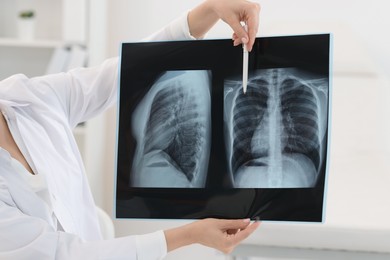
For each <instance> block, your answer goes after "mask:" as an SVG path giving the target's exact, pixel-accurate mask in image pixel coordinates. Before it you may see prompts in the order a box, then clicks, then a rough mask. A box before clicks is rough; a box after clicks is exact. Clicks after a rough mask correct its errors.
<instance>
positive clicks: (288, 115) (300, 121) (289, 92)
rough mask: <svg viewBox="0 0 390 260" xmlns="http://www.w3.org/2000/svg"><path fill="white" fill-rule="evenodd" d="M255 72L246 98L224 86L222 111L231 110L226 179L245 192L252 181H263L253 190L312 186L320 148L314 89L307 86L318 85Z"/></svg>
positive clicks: (279, 72) (277, 73) (275, 72)
mask: <svg viewBox="0 0 390 260" xmlns="http://www.w3.org/2000/svg"><path fill="white" fill-rule="evenodd" d="M260 72H261V73H259V74H258V75H255V76H253V77H252V78H250V80H249V82H248V88H247V93H246V94H244V93H243V92H242V87H241V85H238V86H237V85H232V83H231V82H232V81H229V82H225V84H226V85H225V87H226V91H227V92H226V93H227V94H226V95H227V96H226V97H225V102H227V103H225V105H226V107H225V109H227V110H228V111H229V108H228V107H229V104H231V105H232V109H231V112H230V113H231V114H230V118H231V119H228V121H227V125H231V127H229V128H230V136H228V139H229V138H232V140H233V141H232V143H231V146H230V148H231V150H230V151H231V152H230V170H231V174H232V177H233V179H234V181H237V182H238V184H237V185H244V186H245V187H250V186H251V184H250V183H248V180H249V179H252V178H254V179H256V180H260V179H261V180H262V181H265V182H266V183H258V184H253V185H254V186H256V187H257V186H261V187H281V186H283V187H302V186H301V185H303V186H305V187H307V186H306V185H314V182H315V179H316V176H317V175H318V170H319V167H320V164H321V147H320V146H321V144H320V136H319V135H320V131H319V129H320V125H319V124H320V110H319V103H320V101H319V99H318V96H317V95H316V94H315V92H314V89H317V90H316V91H318V85H317V86H316V85H314V84H312V83H313V82H317V83H318V82H322V81H315V80H312V81H310V80H307V81H305V80H303V79H300V78H299V77H297V76H295V75H292V74H291V73H289V70H285V69H268V70H261V71H260ZM294 72H295V71H294ZM298 74H299V73H298ZM321 84H322V83H321ZM228 89H232V90H233V89H234V91H230V90H228ZM229 93H233V94H232V95H233V98H231V97H229V96H228V95H229ZM230 120H231V121H230ZM228 139H227V140H228ZM228 153H229V152H228ZM255 169H258V170H257V171H256V170H255ZM296 174H298V176H296V177H293V176H295V175H296ZM256 175H257V177H255V176H256ZM249 176H252V177H249ZM236 178H238V179H236ZM254 179H253V180H254ZM236 187H237V186H236Z"/></svg>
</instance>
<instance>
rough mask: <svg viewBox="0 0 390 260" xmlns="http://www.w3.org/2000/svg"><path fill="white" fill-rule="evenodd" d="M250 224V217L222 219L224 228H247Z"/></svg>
mask: <svg viewBox="0 0 390 260" xmlns="http://www.w3.org/2000/svg"><path fill="white" fill-rule="evenodd" d="M249 224H250V219H249V218H247V219H229V220H221V228H222V229H224V230H229V229H245V228H246V227H247V226H248V225H249Z"/></svg>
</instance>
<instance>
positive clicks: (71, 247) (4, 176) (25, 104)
mask: <svg viewBox="0 0 390 260" xmlns="http://www.w3.org/2000/svg"><path fill="white" fill-rule="evenodd" d="M175 39H192V37H191V36H190V34H189V30H188V24H187V14H185V15H183V16H182V17H180V18H179V19H177V20H175V21H173V22H172V23H171V24H169V25H168V26H167V27H165V28H163V29H162V30H161V31H159V32H157V33H156V34H154V35H152V36H151V37H150V38H149V39H148V40H175ZM117 77H118V59H117V58H113V59H110V60H107V61H106V62H104V63H103V64H102V65H100V66H97V67H94V68H88V69H75V70H73V71H70V72H68V73H61V74H56V75H49V76H44V77H36V78H31V79H28V78H27V77H25V76H24V75H21V74H18V75H15V76H12V77H10V78H8V79H5V80H3V81H1V82H0V110H1V112H2V113H3V114H4V116H5V118H6V120H7V122H8V126H9V128H10V131H11V133H12V136H13V137H14V139H15V142H16V143H17V145H18V147H19V149H20V150H21V152H22V153H23V155H24V156H25V158H26V160H27V162H28V163H29V165H30V166H31V168H32V170H33V171H34V172H35V174H36V175H37V176H38V175H39V179H40V180H39V181H37V179H34V178H35V177H37V176H33V175H31V176H29V177H28V178H26V176H23V174H28V173H27V171H25V172H23V171H24V168H22V167H21V165H18V164H19V163H18V162H17V161H16V160H14V159H12V158H11V156H10V154H9V153H8V152H7V151H6V150H4V149H2V148H1V147H0V259H12V260H14V259H39V260H43V259H129V260H131V259H161V258H163V257H164V256H165V254H166V250H167V249H166V242H165V237H164V234H163V232H162V231H158V232H156V233H152V234H147V235H142V236H128V237H123V238H117V239H112V240H102V237H101V234H100V229H99V223H98V219H97V214H96V211H95V204H94V201H93V198H92V195H91V191H90V188H89V186H88V183H87V179H86V176H85V173H84V168H83V163H82V159H81V156H80V153H79V151H78V147H77V144H76V141H75V139H74V137H73V134H72V129H73V128H74V127H75V126H76V125H77V124H78V123H80V122H84V121H86V120H88V119H90V118H91V117H93V116H95V115H97V114H99V113H101V112H103V111H104V110H106V109H107V108H108V107H110V106H111V105H113V104H114V103H115V102H116V100H117ZM29 178H30V179H31V180H32V182H39V183H40V184H39V185H38V190H37V189H36V187H35V188H34V185H32V183H31V182H29V181H28V180H29ZM44 194H46V195H44Z"/></svg>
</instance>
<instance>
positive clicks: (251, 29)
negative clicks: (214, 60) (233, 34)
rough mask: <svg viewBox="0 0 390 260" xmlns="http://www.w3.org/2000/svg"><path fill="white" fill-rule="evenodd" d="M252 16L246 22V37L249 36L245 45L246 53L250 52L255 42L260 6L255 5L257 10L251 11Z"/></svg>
mask: <svg viewBox="0 0 390 260" xmlns="http://www.w3.org/2000/svg"><path fill="white" fill-rule="evenodd" d="M252 12H253V13H252V15H251V16H250V17H249V18H248V20H247V25H248V36H249V42H248V44H247V48H248V51H251V50H252V48H253V44H254V43H255V40H256V35H257V32H258V30H259V12H260V5H257V8H256V9H255V10H253V11H252Z"/></svg>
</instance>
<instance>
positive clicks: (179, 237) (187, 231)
mask: <svg viewBox="0 0 390 260" xmlns="http://www.w3.org/2000/svg"><path fill="white" fill-rule="evenodd" d="M192 226H193V224H188V225H184V226H180V227H177V228H172V229H169V230H165V231H164V234H165V239H166V243H167V251H168V252H171V251H173V250H175V249H177V248H180V247H183V246H188V245H191V244H193V243H196V238H195V235H194V230H193V227H192Z"/></svg>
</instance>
